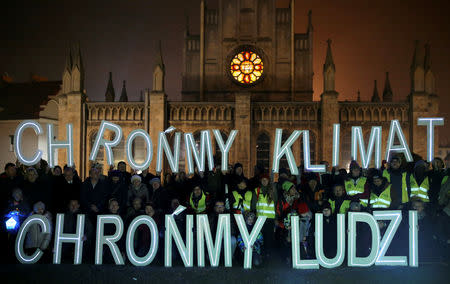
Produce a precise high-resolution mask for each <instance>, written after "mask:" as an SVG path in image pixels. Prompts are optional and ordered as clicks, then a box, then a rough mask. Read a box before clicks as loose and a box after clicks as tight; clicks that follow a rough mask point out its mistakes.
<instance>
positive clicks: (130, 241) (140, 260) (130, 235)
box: [126, 215, 159, 266]
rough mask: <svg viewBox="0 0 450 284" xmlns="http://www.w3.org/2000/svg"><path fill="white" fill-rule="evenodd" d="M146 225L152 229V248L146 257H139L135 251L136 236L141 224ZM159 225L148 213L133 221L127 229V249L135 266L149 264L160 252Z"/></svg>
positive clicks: (129, 257)
mask: <svg viewBox="0 0 450 284" xmlns="http://www.w3.org/2000/svg"><path fill="white" fill-rule="evenodd" d="M142 224H143V225H146V226H147V227H148V228H149V230H150V236H151V246H150V249H149V251H148V253H147V255H145V256H144V257H138V256H137V255H136V253H135V251H134V246H133V245H134V237H135V235H136V229H137V228H138V227H139V226H140V225H142ZM158 237H159V235H158V227H157V226H156V223H155V220H153V218H152V217H150V216H147V215H141V216H138V217H136V218H134V220H133V221H132V222H131V224H130V226H129V227H128V231H127V241H126V242H127V243H126V249H127V256H128V259H129V260H130V262H131V263H132V264H133V265H135V266H146V265H149V264H150V263H151V262H152V261H153V259H154V258H155V256H156V253H157V252H158Z"/></svg>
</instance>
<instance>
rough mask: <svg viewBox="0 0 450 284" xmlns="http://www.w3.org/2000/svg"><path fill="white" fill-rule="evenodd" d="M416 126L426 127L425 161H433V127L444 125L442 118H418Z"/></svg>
mask: <svg viewBox="0 0 450 284" xmlns="http://www.w3.org/2000/svg"><path fill="white" fill-rule="evenodd" d="M417 125H426V126H427V160H428V162H431V161H433V158H434V127H435V126H437V125H444V118H442V117H419V118H418V119H417Z"/></svg>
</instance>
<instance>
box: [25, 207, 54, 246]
mask: <svg viewBox="0 0 450 284" xmlns="http://www.w3.org/2000/svg"><path fill="white" fill-rule="evenodd" d="M32 214H37V215H41V216H44V217H45V218H46V219H47V220H48V222H49V223H50V227H52V214H51V213H50V212H48V211H46V210H45V204H44V202H42V201H38V202H36V203H35V204H34V206H33V213H32ZM51 232H52V229H50V230H49V233H43V232H42V231H41V228H40V226H39V224H36V223H35V224H33V225H30V228H29V229H28V232H27V235H26V236H25V242H24V248H25V251H26V252H34V251H35V250H36V248H39V249H41V250H46V249H47V248H48V246H49V242H50V239H51Z"/></svg>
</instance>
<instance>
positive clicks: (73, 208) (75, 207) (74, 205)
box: [69, 200, 80, 213]
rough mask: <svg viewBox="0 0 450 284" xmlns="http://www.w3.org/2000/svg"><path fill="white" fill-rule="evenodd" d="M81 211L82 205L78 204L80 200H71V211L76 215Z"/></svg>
mask: <svg viewBox="0 0 450 284" xmlns="http://www.w3.org/2000/svg"><path fill="white" fill-rule="evenodd" d="M78 209H80V203H78V200H70V203H69V210H70V212H72V213H75V212H77V211H78Z"/></svg>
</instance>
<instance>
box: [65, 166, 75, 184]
mask: <svg viewBox="0 0 450 284" xmlns="http://www.w3.org/2000/svg"><path fill="white" fill-rule="evenodd" d="M64 178H65V179H66V180H67V181H71V180H73V171H72V169H66V170H64Z"/></svg>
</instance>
